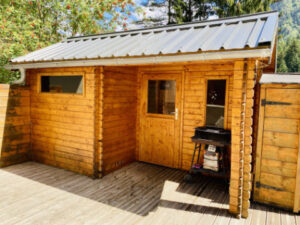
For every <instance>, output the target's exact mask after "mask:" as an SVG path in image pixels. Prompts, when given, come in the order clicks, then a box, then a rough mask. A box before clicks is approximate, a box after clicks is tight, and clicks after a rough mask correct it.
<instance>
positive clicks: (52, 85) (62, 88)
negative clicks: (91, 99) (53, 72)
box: [41, 75, 83, 94]
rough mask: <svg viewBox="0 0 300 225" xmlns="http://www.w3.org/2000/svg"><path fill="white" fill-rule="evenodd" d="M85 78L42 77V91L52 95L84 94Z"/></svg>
mask: <svg viewBox="0 0 300 225" xmlns="http://www.w3.org/2000/svg"><path fill="white" fill-rule="evenodd" d="M82 88H83V77H82V76H79V75H75V76H42V77H41V91H42V92H52V93H74V94H82V93H83V90H82Z"/></svg>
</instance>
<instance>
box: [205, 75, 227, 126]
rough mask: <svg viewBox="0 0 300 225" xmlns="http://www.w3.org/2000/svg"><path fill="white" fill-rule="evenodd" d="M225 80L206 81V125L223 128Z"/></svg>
mask: <svg viewBox="0 0 300 225" xmlns="http://www.w3.org/2000/svg"><path fill="white" fill-rule="evenodd" d="M225 96H226V80H208V81H207V105H206V125H207V126H214V127H220V128H224V110H225Z"/></svg>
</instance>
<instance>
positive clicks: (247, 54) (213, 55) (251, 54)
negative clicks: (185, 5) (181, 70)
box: [5, 48, 272, 70]
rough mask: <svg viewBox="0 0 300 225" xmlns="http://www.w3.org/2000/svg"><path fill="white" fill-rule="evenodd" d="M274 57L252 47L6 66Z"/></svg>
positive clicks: (70, 65)
mask: <svg viewBox="0 0 300 225" xmlns="http://www.w3.org/2000/svg"><path fill="white" fill-rule="evenodd" d="M270 57H272V49H269V48H263V49H251V50H240V51H224V52H207V53H205V52H203V53H197V54H182V55H181V54H180V55H168V56H161V55H159V56H147V57H138V58H130V57H128V58H110V59H93V60H88V59H87V60H71V61H50V62H30V63H15V64H14V63H12V64H10V65H7V66H6V67H5V68H6V69H9V70H14V69H20V68H23V69H38V68H55V67H76V66H121V65H145V64H160V63H172V62H193V61H207V60H222V59H240V58H261V59H266V58H270Z"/></svg>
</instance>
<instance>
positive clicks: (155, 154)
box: [139, 74, 181, 168]
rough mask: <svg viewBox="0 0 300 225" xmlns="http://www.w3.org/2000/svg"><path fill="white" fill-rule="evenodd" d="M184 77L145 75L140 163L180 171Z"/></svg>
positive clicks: (179, 75)
mask: <svg viewBox="0 0 300 225" xmlns="http://www.w3.org/2000/svg"><path fill="white" fill-rule="evenodd" d="M180 115H181V74H168V75H162V74H159V75H158V74H144V75H143V76H142V87H141V111H140V142H139V143H140V145H139V160H140V161H144V162H149V163H153V164H158V165H163V166H167V167H174V168H178V167H179V145H180V122H181V116H180Z"/></svg>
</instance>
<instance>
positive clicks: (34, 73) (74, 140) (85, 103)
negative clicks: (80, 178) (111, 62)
mask: <svg viewBox="0 0 300 225" xmlns="http://www.w3.org/2000/svg"><path fill="white" fill-rule="evenodd" d="M96 69H97V68H95V67H78V68H53V69H39V70H30V71H29V74H28V75H27V83H28V85H30V96H31V99H30V104H31V107H30V117H31V123H32V130H31V143H32V151H31V157H32V159H33V160H34V161H38V162H43V163H46V164H49V165H53V166H58V167H61V168H65V169H68V170H72V171H74V172H78V173H82V174H85V175H88V176H94V175H95V168H94V167H95V160H94V159H95V145H96V143H95V135H96V127H97V126H96V125H97V123H96V121H97V115H96V112H97V107H96V106H97V105H96V104H95V101H96V99H97V96H98V93H97V89H96V85H97V84H96V83H97V79H96ZM42 74H46V75H47V74H51V75H71V74H77V75H83V79H84V88H83V89H84V93H83V95H77V94H64V93H40V90H39V89H40V84H39V82H40V81H39V77H40V75H42ZM96 164H97V163H96Z"/></svg>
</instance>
